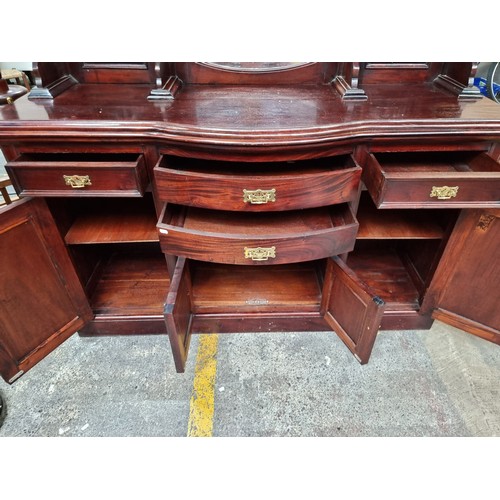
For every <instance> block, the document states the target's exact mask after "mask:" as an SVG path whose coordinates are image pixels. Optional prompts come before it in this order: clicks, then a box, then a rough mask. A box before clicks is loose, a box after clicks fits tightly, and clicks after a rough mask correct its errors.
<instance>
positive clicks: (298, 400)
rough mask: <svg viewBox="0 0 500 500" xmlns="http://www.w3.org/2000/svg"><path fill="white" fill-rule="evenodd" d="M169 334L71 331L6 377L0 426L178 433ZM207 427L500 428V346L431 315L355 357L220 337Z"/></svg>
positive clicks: (308, 431) (239, 431) (21, 432)
mask: <svg viewBox="0 0 500 500" xmlns="http://www.w3.org/2000/svg"><path fill="white" fill-rule="evenodd" d="M198 343H199V338H198V337H197V336H194V338H193V341H192V344H191V349H190V356H189V360H188V364H187V369H186V373H184V374H177V373H176V372H175V368H174V364H173V360H172V356H171V352H170V347H169V343H168V338H167V337H166V336H145V337H139V336H132V337H105V338H82V337H79V336H78V335H74V336H73V337H71V338H70V339H68V340H67V341H66V342H65V343H64V344H63V345H61V346H60V347H58V348H57V349H56V350H55V351H54V352H53V353H52V354H50V355H49V356H48V357H46V358H45V359H44V360H42V361H41V362H40V363H39V364H38V365H36V366H35V367H34V368H32V369H31V370H30V371H29V372H28V373H26V374H25V375H23V376H22V377H21V378H20V379H18V380H17V381H16V382H15V383H14V384H13V385H11V386H9V385H8V384H6V383H4V382H3V381H1V383H0V391H1V392H2V394H3V396H4V399H5V400H6V403H7V418H6V419H5V422H4V424H3V426H2V427H1V429H0V436H186V432H187V426H188V419H189V406H190V398H191V394H192V390H193V379H194V374H195V361H196V351H197V346H198ZM216 358H217V373H216V382H215V411H214V418H213V422H214V426H213V435H214V436H386V437H388V436H499V435H500V397H499V380H500V347H499V346H496V345H494V344H492V343H489V342H486V341H484V340H482V339H479V338H477V337H474V336H472V335H468V334H466V333H464V332H462V331H460V330H456V329H454V328H452V327H448V326H446V325H444V324H443V323H439V322H435V324H434V326H433V328H432V329H431V330H429V331H408V332H405V331H396V332H388V331H386V332H380V333H379V335H378V338H377V341H376V343H375V347H374V350H373V354H372V357H371V360H370V362H369V363H368V364H367V365H364V366H361V365H359V363H358V362H357V361H356V360H355V359H354V358H353V357H352V355H351V354H350V353H349V352H348V351H347V349H346V348H345V346H344V345H343V344H342V342H341V341H340V340H339V339H338V338H337V337H336V336H335V334H333V333H329V332H320V333H265V334H225V335H220V336H219V345H218V349H217V355H216Z"/></svg>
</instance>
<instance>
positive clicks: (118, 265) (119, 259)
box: [90, 251, 170, 316]
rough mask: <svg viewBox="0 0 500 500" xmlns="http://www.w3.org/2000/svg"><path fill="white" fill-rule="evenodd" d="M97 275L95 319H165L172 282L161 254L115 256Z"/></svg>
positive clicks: (93, 303)
mask: <svg viewBox="0 0 500 500" xmlns="http://www.w3.org/2000/svg"><path fill="white" fill-rule="evenodd" d="M98 274H99V276H98V279H97V282H96V284H95V286H94V287H93V292H92V294H91V297H90V303H91V307H92V309H93V311H94V313H95V314H96V316H162V315H163V305H164V303H165V298H166V296H167V293H168V290H169V286H170V279H169V276H168V272H167V266H166V262H165V257H164V256H163V254H161V253H160V252H158V251H154V252H151V251H150V252H147V251H141V252H114V253H112V254H111V255H109V256H106V257H104V258H103V260H102V262H101V265H100V269H99V273H98Z"/></svg>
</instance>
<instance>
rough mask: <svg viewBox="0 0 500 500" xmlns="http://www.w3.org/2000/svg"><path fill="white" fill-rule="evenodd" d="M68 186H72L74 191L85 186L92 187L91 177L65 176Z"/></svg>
mask: <svg viewBox="0 0 500 500" xmlns="http://www.w3.org/2000/svg"><path fill="white" fill-rule="evenodd" d="M63 179H64V182H65V184H66V186H71V187H72V188H73V189H81V188H84V187H85V186H92V182H90V176H88V175H63Z"/></svg>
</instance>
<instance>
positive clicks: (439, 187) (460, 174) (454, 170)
mask: <svg viewBox="0 0 500 500" xmlns="http://www.w3.org/2000/svg"><path fill="white" fill-rule="evenodd" d="M363 180H364V182H365V184H366V187H367V189H368V191H369V192H370V195H371V196H372V198H373V200H374V201H375V203H376V205H377V206H378V207H379V208H439V207H441V208H450V207H455V208H475V207H478V208H480V207H499V206H500V165H499V164H498V163H497V162H496V161H495V160H493V159H492V158H491V157H489V156H488V155H486V154H485V153H451V154H448V153H442V152H440V153H434V154H421V153H414V154H411V153H404V154H394V155H393V154H392V153H387V154H380V155H374V154H371V155H367V157H366V165H365V171H364V173H363Z"/></svg>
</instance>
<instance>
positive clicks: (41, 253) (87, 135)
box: [0, 63, 500, 383]
mask: <svg viewBox="0 0 500 500" xmlns="http://www.w3.org/2000/svg"><path fill="white" fill-rule="evenodd" d="M34 68H35V69H34V75H35V80H36V87H35V88H34V89H33V90H32V91H31V92H30V94H29V95H26V96H23V97H22V98H20V99H19V100H17V101H16V102H15V103H13V104H11V105H5V106H2V107H0V145H1V147H2V150H3V153H4V155H5V157H6V159H7V165H6V169H7V171H8V173H9V175H10V177H11V179H12V182H13V184H14V186H15V188H16V191H17V192H18V194H19V195H20V197H21V199H20V200H19V201H18V202H15V203H13V204H12V205H9V206H7V207H4V208H2V209H0V255H1V267H0V289H1V294H2V297H1V300H0V325H1V329H0V373H1V375H2V377H3V378H4V379H5V380H6V381H7V382H9V383H12V382H13V381H14V380H16V379H17V378H18V377H19V376H20V375H22V374H23V373H25V372H26V371H27V370H29V369H30V368H31V367H32V366H33V365H34V364H36V363H37V362H38V361H39V360H41V359H42V358H43V357H44V356H46V355H47V354H49V353H50V352H51V351H52V350H53V349H55V348H56V347H57V346H58V345H59V344H61V343H62V342H63V341H64V340H65V339H67V338H68V337H69V336H70V335H72V334H74V333H75V332H79V334H80V335H141V334H142V335H144V334H163V335H167V334H168V336H169V340H170V344H171V347H172V352H173V357H174V361H175V366H176V369H177V371H179V372H182V371H184V368H185V362H186V358H187V355H188V350H189V340H190V336H191V334H196V333H201V332H203V333H230V332H272V331H321V330H323V331H325V330H332V331H334V332H336V334H337V335H338V336H339V337H340V338H341V339H342V340H343V342H344V343H345V344H346V346H347V348H348V349H350V350H351V351H352V353H353V354H354V356H355V357H356V359H357V360H358V361H359V362H361V363H366V362H368V360H369V358H370V354H371V350H372V347H373V344H374V342H375V340H376V336H377V332H378V331H379V330H380V329H383V330H400V329H408V330H411V329H428V328H430V326H431V325H432V322H433V320H434V318H439V319H440V320H442V321H445V322H448V323H450V324H452V325H454V326H456V327H458V328H461V329H463V330H466V331H467V332H470V333H472V334H474V335H478V336H480V337H482V338H484V339H486V340H488V341H491V342H493V343H496V344H499V343H500V331H499V330H500V308H499V307H498V304H500V300H499V299H500V297H499V287H498V283H499V282H500V266H499V259H498V256H499V252H498V249H499V243H500V234H499V227H500V224H499V221H498V218H499V217H500V164H499V158H500V145H499V143H500V106H499V105H498V104H496V103H494V102H493V101H491V100H489V99H487V98H482V97H481V95H480V94H479V93H478V91H477V89H475V88H474V87H473V86H472V84H471V82H472V79H473V76H474V74H475V70H476V65H475V64H471V63H303V64H297V63H293V64H292V63H291V64H285V63H283V64H277V63H269V64H262V63H259V64H249V63H247V64H235V63H211V64H209V63H43V64H42V63H38V64H35V65H34ZM492 348H497V347H495V346H493V344H492Z"/></svg>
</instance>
